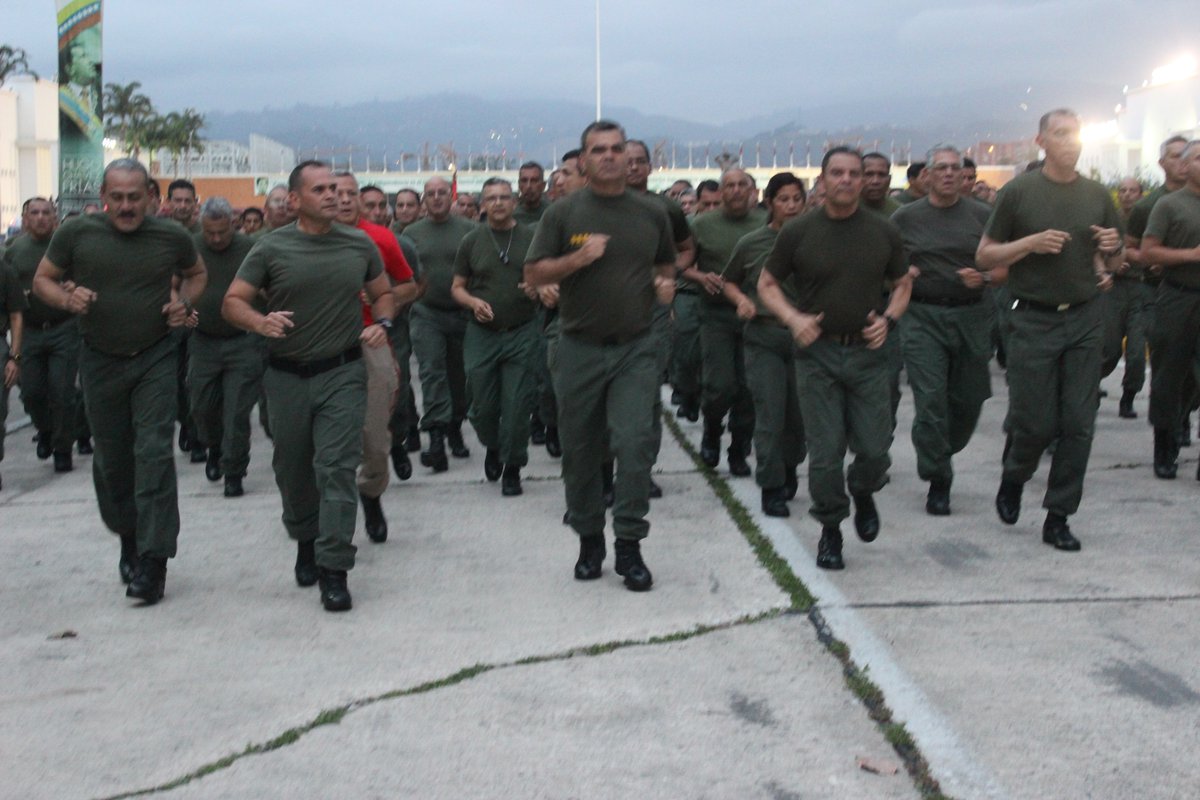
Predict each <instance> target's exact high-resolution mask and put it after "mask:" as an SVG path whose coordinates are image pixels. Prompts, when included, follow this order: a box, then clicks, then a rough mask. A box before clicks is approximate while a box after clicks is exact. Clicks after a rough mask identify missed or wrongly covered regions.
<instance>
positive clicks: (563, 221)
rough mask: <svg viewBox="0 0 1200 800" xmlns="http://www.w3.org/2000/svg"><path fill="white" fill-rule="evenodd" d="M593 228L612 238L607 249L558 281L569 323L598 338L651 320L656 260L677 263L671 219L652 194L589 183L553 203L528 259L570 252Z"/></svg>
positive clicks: (624, 335)
mask: <svg viewBox="0 0 1200 800" xmlns="http://www.w3.org/2000/svg"><path fill="white" fill-rule="evenodd" d="M594 233H602V234H606V235H608V236H609V237H611V238H610V239H609V240H608V245H607V247H606V248H605V251H604V255H602V256H601V257H600V258H598V259H597V260H596V261H594V262H592V263H591V264H589V265H587V266H586V267H584V268H583V269H581V270H578V271H576V272H574V273H572V274H571V275H569V276H568V277H566V278H565V279H563V281H562V283H561V284H560V285H559V292H560V294H559V304H558V308H559V318H560V319H561V320H562V331H563V333H564V334H570V335H573V336H578V337H579V338H582V339H586V340H588V341H591V342H604V341H608V340H613V339H616V340H627V339H629V338H632V337H634V336H637V335H639V334H641V333H643V332H645V331H646V330H648V329H649V327H650V321H651V314H652V313H653V310H654V302H655V301H654V277H655V268H656V267H658V266H661V265H666V264H674V263H675V247H674V245H673V244H672V243H671V223H670V222H669V221H668V219H667V215H666V212H664V211H663V210H662V206H661V205H659V204H658V203H656V202H654V201H653V200H649V199H647V198H643V197H641V196H639V195H636V194H634V193H633V192H629V191H626V192H624V193H623V194H620V195H617V196H615V197H609V196H603V195H598V194H596V193H595V192H594V191H592V189H591V188H584V189H581V190H579V191H578V192H575V193H574V194H571V195H569V196H567V197H564V198H563V199H561V200H558V201H556V202H555V203H554V204H553V205H551V206H550V208H549V209H547V211H546V213H545V215H544V216H543V217H542V221H541V222H540V223H538V227H537V232H536V233H535V234H534V237H533V244H531V245H530V247H529V253H528V255H527V256H526V261H527V262H532V261H540V260H541V259H544V258H558V257H561V256H565V255H569V254H570V253H572V252H574V251H575V250H578V249H579V248H580V247H582V246H583V243H584V242H586V241H587V239H588V237H589V236H591V235H592V234H594Z"/></svg>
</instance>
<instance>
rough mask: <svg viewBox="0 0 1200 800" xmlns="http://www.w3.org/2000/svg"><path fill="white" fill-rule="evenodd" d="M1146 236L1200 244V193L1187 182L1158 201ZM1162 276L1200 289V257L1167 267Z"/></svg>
mask: <svg viewBox="0 0 1200 800" xmlns="http://www.w3.org/2000/svg"><path fill="white" fill-rule="evenodd" d="M1144 235H1145V236H1153V237H1154V238H1155V239H1158V240H1159V241H1160V242H1162V243H1163V244H1164V245H1166V246H1167V247H1173V248H1180V249H1183V248H1193V247H1200V194H1196V193H1195V192H1193V191H1192V190H1191V189H1189V188H1187V187H1186V186H1185V187H1184V188H1182V189H1180V190H1179V191H1177V192H1171V193H1170V194H1168V195H1167V196H1166V197H1164V198H1162V199H1161V200H1159V201H1158V203H1156V204H1155V206H1154V210H1153V211H1151V212H1150V219H1149V221H1147V223H1146V232H1145V234H1144ZM1163 277H1164V278H1165V279H1166V280H1167V281H1170V282H1171V283H1178V284H1180V285H1182V286H1187V287H1188V288H1191V289H1200V261H1189V262H1188V263H1186V264H1177V265H1175V266H1173V267H1166V268H1165V269H1164V270H1163Z"/></svg>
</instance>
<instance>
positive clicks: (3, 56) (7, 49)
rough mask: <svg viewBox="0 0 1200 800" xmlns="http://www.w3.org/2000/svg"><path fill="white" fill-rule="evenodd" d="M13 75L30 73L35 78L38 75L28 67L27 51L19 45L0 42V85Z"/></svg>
mask: <svg viewBox="0 0 1200 800" xmlns="http://www.w3.org/2000/svg"><path fill="white" fill-rule="evenodd" d="M13 75H32V76H33V77H35V78H36V77H37V76H38V74H37V73H36V72H34V71H33V70H31V69H30V68H29V54H28V53H26V52H25V51H24V50H22V49H21V48H20V47H11V46H9V45H7V44H0V86H3V85H4V82H5V81H6V80H8V79H9V78H10V77H12V76H13Z"/></svg>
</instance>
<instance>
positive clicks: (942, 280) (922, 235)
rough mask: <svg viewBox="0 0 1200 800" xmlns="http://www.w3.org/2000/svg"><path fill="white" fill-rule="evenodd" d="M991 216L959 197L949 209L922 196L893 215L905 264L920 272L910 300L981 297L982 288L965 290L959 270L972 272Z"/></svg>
mask: <svg viewBox="0 0 1200 800" xmlns="http://www.w3.org/2000/svg"><path fill="white" fill-rule="evenodd" d="M990 213H991V211H990V209H988V208H987V206H985V205H983V204H982V203H977V202H975V201H974V200H966V199H964V198H961V197H960V198H959V199H958V202H956V203H955V204H954V205H952V206H950V207H949V208H938V207H937V206H934V205H933V204H931V203H930V202H929V198H928V197H922V198H921V199H920V200H917V201H916V202H913V203H909V204H908V205H906V206H902V207H901V208H900V210H899V211H897V212H896V213H895V214H893V215H892V222H893V223H894V224H895V225H896V227H897V228H899V229H900V237H901V240H902V241H903V242H904V253H905V256H906V257H907V259H908V263H909V264H915V265H916V266H917V268H919V269H920V270H921V274H920V275H919V276H918V277H917V279H916V280H915V281H914V282H913V292H912V296H913V300H918V301H919V300H921V299H930V300H969V299H973V298H977V297H981V296H982V295H983V287H980V288H978V289H969V288H967V286H966V285H964V284H963V282H962V278H960V277H959V276H958V271H959V270H960V269H963V268H970V269H975V251H976V250H978V249H979V239H980V238H981V237H982V236H983V226H984V225H986V224H987V221H988V216H989V214H990Z"/></svg>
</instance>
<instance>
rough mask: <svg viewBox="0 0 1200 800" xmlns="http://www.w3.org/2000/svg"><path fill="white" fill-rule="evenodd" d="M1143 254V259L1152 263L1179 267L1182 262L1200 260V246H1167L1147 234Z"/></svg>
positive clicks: (1187, 262)
mask: <svg viewBox="0 0 1200 800" xmlns="http://www.w3.org/2000/svg"><path fill="white" fill-rule="evenodd" d="M1141 256H1142V260H1143V261H1146V262H1148V263H1150V264H1161V265H1162V266H1164V267H1178V266H1179V265H1180V264H1195V263H1196V262H1197V261H1200V247H1187V248H1183V247H1167V246H1165V245H1164V244H1162V242H1159V241H1157V240H1156V239H1151V238H1150V237H1149V236H1147V237H1146V238H1145V239H1144V240H1142V250H1141Z"/></svg>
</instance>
